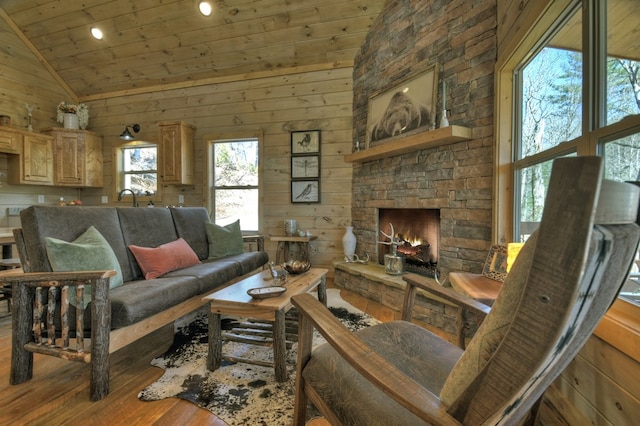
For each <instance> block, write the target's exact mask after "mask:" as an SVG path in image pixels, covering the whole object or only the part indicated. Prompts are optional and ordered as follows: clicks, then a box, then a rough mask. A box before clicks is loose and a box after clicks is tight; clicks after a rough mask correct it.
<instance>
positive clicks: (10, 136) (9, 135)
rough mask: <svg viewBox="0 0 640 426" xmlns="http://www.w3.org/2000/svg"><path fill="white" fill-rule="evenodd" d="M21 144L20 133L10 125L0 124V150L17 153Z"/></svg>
mask: <svg viewBox="0 0 640 426" xmlns="http://www.w3.org/2000/svg"><path fill="white" fill-rule="evenodd" d="M21 145H22V133H21V132H19V131H17V130H14V129H12V128H11V127H6V126H0V152H4V153H6V154H19V153H20V148H21Z"/></svg>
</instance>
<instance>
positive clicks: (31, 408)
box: [0, 290, 400, 425]
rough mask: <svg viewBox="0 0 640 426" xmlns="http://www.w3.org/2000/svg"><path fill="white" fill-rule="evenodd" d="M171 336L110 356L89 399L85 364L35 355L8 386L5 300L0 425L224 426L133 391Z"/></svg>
mask: <svg viewBox="0 0 640 426" xmlns="http://www.w3.org/2000/svg"><path fill="white" fill-rule="evenodd" d="M341 294H342V297H343V298H344V299H345V300H347V301H348V302H349V303H351V304H352V305H354V306H356V307H357V308H359V309H361V310H363V311H365V312H368V313H369V314H371V315H373V316H374V317H376V318H378V319H379V320H381V321H390V320H392V319H397V318H399V315H400V314H399V313H398V312H394V311H392V310H390V309H388V308H385V307H384V306H382V305H380V304H378V303H375V302H372V301H370V300H368V299H365V298H363V297H360V296H358V295H356V294H354V293H351V292H348V291H346V290H342V292H341ZM172 335H173V327H172V326H169V327H165V328H164V329H162V330H159V331H157V332H155V333H153V334H151V335H149V336H147V337H145V338H143V339H141V340H139V341H137V342H135V343H134V344H132V345H129V346H127V347H125V348H123V349H122V350H120V351H118V352H116V353H115V354H113V355H112V358H111V382H110V393H109V395H108V396H107V397H106V398H105V399H103V400H101V401H98V402H91V401H90V400H89V389H88V385H89V368H88V367H87V365H84V364H80V363H75V362H69V361H64V360H61V359H56V358H53V357H48V356H47V357H44V356H42V355H37V354H36V355H35V356H34V370H33V379H32V380H30V381H28V382H26V383H23V384H20V385H15V386H11V385H9V367H10V363H11V317H10V316H9V315H8V313H7V304H6V302H1V303H0V425H5V424H12V425H22V424H29V425H62V424H64V425H106V424H108V425H178V424H180V425H183V424H197V425H225V424H226V423H224V422H223V421H222V420H220V419H218V418H217V417H216V416H214V415H213V414H211V413H210V412H208V411H206V410H204V409H201V408H199V407H197V406H195V405H194V404H191V403H189V402H186V401H183V400H180V399H177V398H167V399H164V400H162V401H153V402H144V401H140V400H139V399H138V397H137V395H138V392H139V391H140V390H142V389H143V388H144V387H145V386H147V385H149V384H151V383H153V382H154V381H155V380H157V379H158V378H159V377H160V376H161V375H162V373H163V370H161V369H160V368H156V367H152V366H151V364H150V361H151V360H152V359H153V358H154V357H156V356H158V355H160V354H162V353H163V352H165V351H166V350H167V349H168V347H169V345H170V343H171V338H172ZM45 358H46V359H45Z"/></svg>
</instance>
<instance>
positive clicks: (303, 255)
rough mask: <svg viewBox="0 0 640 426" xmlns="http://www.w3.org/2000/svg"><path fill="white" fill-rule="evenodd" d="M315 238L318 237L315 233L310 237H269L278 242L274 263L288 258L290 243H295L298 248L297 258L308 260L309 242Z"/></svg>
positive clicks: (279, 262)
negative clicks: (298, 256)
mask: <svg viewBox="0 0 640 426" xmlns="http://www.w3.org/2000/svg"><path fill="white" fill-rule="evenodd" d="M316 238H318V237H317V236H315V235H312V236H310V237H293V236H292V237H286V236H285V237H270V239H271V241H275V242H277V243H278V248H277V250H276V263H277V264H281V263H282V262H286V261H288V260H289V251H290V248H291V247H290V246H291V245H292V244H297V245H298V246H299V248H300V259H298V260H308V261H310V260H311V259H310V257H309V253H310V250H309V243H310V242H311V241H313V240H315V239H316Z"/></svg>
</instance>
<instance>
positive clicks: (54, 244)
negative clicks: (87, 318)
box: [45, 226, 122, 306]
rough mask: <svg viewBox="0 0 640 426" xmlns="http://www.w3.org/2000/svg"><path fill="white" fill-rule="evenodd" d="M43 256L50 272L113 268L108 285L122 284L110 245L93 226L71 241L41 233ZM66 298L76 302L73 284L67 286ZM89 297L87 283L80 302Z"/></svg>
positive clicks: (89, 298) (88, 299) (118, 264)
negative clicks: (68, 289)
mask: <svg viewBox="0 0 640 426" xmlns="http://www.w3.org/2000/svg"><path fill="white" fill-rule="evenodd" d="M45 244H46V248H47V257H48V258H49V263H50V264H51V269H53V271H54V272H65V271H100V270H104V269H115V271H116V273H117V274H116V275H115V276H113V277H111V278H110V282H109V288H116V287H120V286H121V285H122V270H121V269H120V263H118V258H116V254H115V253H114V252H113V249H112V248H111V246H110V245H109V243H108V242H107V240H105V238H104V237H103V236H102V234H101V233H100V232H99V231H98V230H97V229H96V228H94V227H93V226H90V227H89V229H87V230H86V231H85V232H84V234H82V235H80V236H79V237H78V238H76V239H75V240H74V241H72V242H68V241H63V240H59V239H57V238H51V237H45ZM69 301H70V303H71V304H73V306H78V304H77V301H76V294H75V287H72V288H71V291H70V295H69ZM90 301H91V286H85V289H84V304H85V306H86V305H87V304H88V303H89V302H90Z"/></svg>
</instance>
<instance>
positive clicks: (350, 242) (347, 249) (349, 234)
mask: <svg viewBox="0 0 640 426" xmlns="http://www.w3.org/2000/svg"><path fill="white" fill-rule="evenodd" d="M342 249H343V250H344V256H345V257H346V258H347V259H349V261H350V262H352V261H353V259H354V257H353V255H354V254H355V253H356V236H355V235H353V226H347V231H346V232H345V233H344V235H343V237H342Z"/></svg>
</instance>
